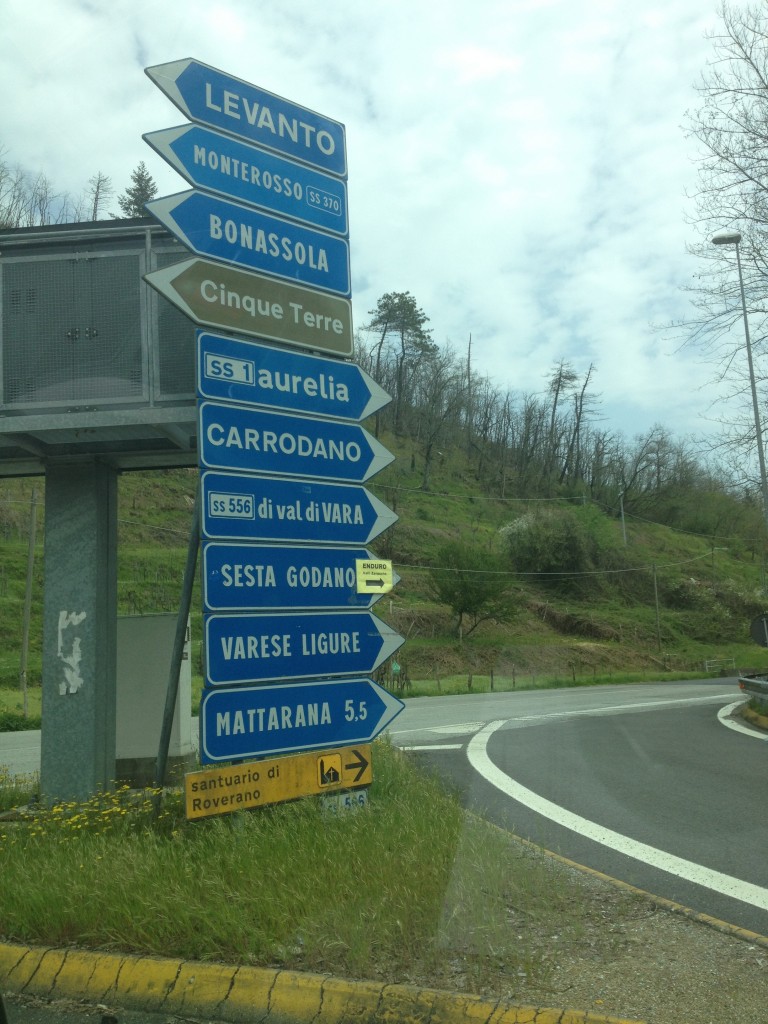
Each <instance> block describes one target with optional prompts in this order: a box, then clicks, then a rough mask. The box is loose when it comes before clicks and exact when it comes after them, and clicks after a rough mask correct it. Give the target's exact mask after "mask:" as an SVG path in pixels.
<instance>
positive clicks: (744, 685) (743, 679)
mask: <svg viewBox="0 0 768 1024" xmlns="http://www.w3.org/2000/svg"><path fill="white" fill-rule="evenodd" d="M739 689H740V690H742V691H743V692H744V693H747V694H749V696H750V698H751V700H753V701H754V703H755V704H756V705H757V710H758V711H759V712H760V713H761V714H763V713H764V712H768V677H766V676H739Z"/></svg>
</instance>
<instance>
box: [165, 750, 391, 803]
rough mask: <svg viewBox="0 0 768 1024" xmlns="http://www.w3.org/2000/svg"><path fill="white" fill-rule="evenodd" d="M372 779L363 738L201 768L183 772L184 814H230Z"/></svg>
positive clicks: (349, 786) (346, 787) (368, 756)
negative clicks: (361, 742) (358, 742)
mask: <svg viewBox="0 0 768 1024" xmlns="http://www.w3.org/2000/svg"><path fill="white" fill-rule="evenodd" d="M202 756H204V755H202ZM372 781H373V770H372V768H371V748H370V746H369V745H366V744H364V745H362V746H357V747H345V748H342V749H338V750H324V751H322V752H319V753H317V752H315V753H305V754H293V755H292V756H291V757H277V758H271V759H270V760H267V761H258V762H255V763H251V764H238V765H234V766H229V767H226V768H207V769H205V770H204V771H201V772H190V773H189V774H188V775H185V776H184V791H185V799H186V810H187V818H190V819H195V818H210V817H212V816H213V815H216V814H233V813H234V812H235V811H246V810H249V809H250V808H252V807H262V806H263V805H265V804H277V803H283V802H285V801H286V800H296V799H298V798H299V797H302V796H316V795H317V794H320V793H333V792H335V791H337V790H344V789H353V788H356V787H358V786H369V785H370V784H371V782H372Z"/></svg>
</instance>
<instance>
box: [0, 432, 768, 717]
mask: <svg viewBox="0 0 768 1024" xmlns="http://www.w3.org/2000/svg"><path fill="white" fill-rule="evenodd" d="M382 441H383V442H384V444H386V445H387V447H389V448H390V450H391V451H393V453H395V455H396V456H397V458H396V461H395V462H394V463H393V464H392V465H391V466H390V467H388V468H387V469H386V470H385V471H384V472H383V473H381V474H380V475H379V476H378V477H377V478H376V479H375V480H374V481H372V482H371V483H369V484H368V485H367V486H368V487H369V489H370V490H371V491H372V492H374V493H375V494H377V495H378V496H379V497H380V498H381V499H382V500H383V501H385V502H386V503H387V504H388V505H389V506H390V507H392V508H394V509H395V510H396V511H397V513H398V515H399V516H400V519H399V522H398V523H397V524H396V525H395V526H394V527H393V528H392V529H391V530H389V531H388V532H387V533H386V534H384V535H383V536H382V537H380V538H378V539H377V540H376V541H375V542H374V543H373V544H372V548H373V549H374V550H375V552H376V553H377V554H379V555H381V556H382V557H387V558H391V559H392V560H393V562H394V564H395V567H396V569H397V571H398V573H399V574H400V576H401V578H402V581H401V583H400V584H399V586H398V587H397V589H396V590H395V591H394V592H393V593H392V594H391V595H388V596H386V597H384V598H383V599H382V600H381V601H380V602H379V603H378V605H377V606H376V613H377V614H378V615H379V616H380V617H381V618H383V619H385V620H386V621H387V622H389V623H390V624H391V625H392V626H393V628H395V629H396V630H397V631H398V632H399V633H401V634H402V635H403V636H405V637H406V638H407V639H406V644H405V646H404V647H403V649H402V650H401V652H400V654H399V655H398V660H399V661H400V662H401V664H402V665H403V666H404V667H405V669H406V670H407V672H408V674H409V676H410V677H411V679H413V680H432V681H437V680H439V681H440V685H441V686H443V685H447V681H448V679H449V678H450V677H458V678H460V679H466V680H467V681H468V680H469V676H470V674H471V675H472V683H471V685H472V686H473V688H475V689H477V688H479V687H481V686H485V685H488V684H489V681H490V677H491V674H493V677H494V681H495V682H496V683H497V684H498V685H503V681H504V680H506V681H507V683H509V681H510V680H513V679H514V681H515V683H516V684H517V685H530V684H531V683H533V684H535V685H542V684H543V683H544V682H545V681H547V680H552V679H555V680H558V681H560V682H563V683H567V682H571V683H573V682H575V681H583V682H590V681H592V680H597V679H599V678H602V677H608V678H611V677H612V676H614V675H618V674H619V673H626V672H633V671H636V672H639V673H641V674H643V675H645V676H646V677H652V676H656V675H659V674H661V673H663V672H665V671H670V672H678V673H679V672H694V673H697V674H701V673H703V666H704V663H705V661H707V660H711V659H716V660H721V661H724V662H726V663H727V665H729V664H730V659H733V661H734V663H735V666H736V668H737V669H741V670H749V669H759V670H764V669H766V668H768V656H767V653H766V652H765V651H764V650H763V649H762V648H760V647H758V646H757V645H755V644H754V643H753V642H752V641H751V639H750V636H749V626H750V622H751V621H752V619H753V618H754V617H756V616H757V615H759V614H761V613H762V612H763V610H764V608H765V603H766V597H765V595H764V591H763V589H762V585H763V567H762V565H761V563H760V561H759V560H758V559H757V558H756V556H755V554H754V551H753V550H752V548H753V545H752V544H750V543H748V542H747V540H748V539H747V540H745V538H743V537H741V538H740V537H738V536H735V537H731V538H728V539H727V540H722V539H719V538H718V540H717V541H713V540H712V539H711V538H708V537H705V536H697V535H692V534H688V533H683V532H677V531H675V530H673V529H671V528H669V527H666V526H659V525H655V524H653V523H651V522H647V521H641V520H634V519H632V518H631V517H628V518H627V519H626V534H627V543H626V545H625V544H624V538H623V533H622V528H621V523H620V521H619V520H618V519H617V518H616V517H615V515H613V514H611V512H610V511H606V510H604V509H601V508H599V507H597V506H596V505H594V504H592V503H590V502H588V501H582V500H571V501H567V500H560V501H551V500H547V501H544V500H542V499H535V498H530V499H528V498H526V499H520V498H515V499H508V500H505V501H501V500H498V499H493V498H489V497H488V496H487V494H486V493H484V487H483V485H482V484H481V483H480V482H479V481H477V480H476V479H474V477H473V475H472V473H471V471H470V470H469V468H468V466H467V464H466V461H465V460H464V459H463V457H462V455H461V452H460V451H459V450H458V449H447V450H446V451H445V452H444V454H442V455H441V456H440V457H439V458H438V460H437V463H436V464H435V466H434V468H433V471H432V489H431V490H430V491H429V492H424V491H422V490H421V489H420V484H421V465H420V454H419V450H418V448H417V447H416V446H414V445H412V444H411V443H410V442H400V441H398V439H396V438H393V437H391V436H384V437H382ZM196 477H197V475H196V473H195V472H194V471H192V470H178V471H162V472H153V473H150V472H142V473H127V474H125V475H123V476H122V477H121V478H120V482H119V513H118V515H119V611H120V613H121V614H126V615H135V614H149V613H156V612H173V611H175V609H176V604H177V601H178V597H179V592H180V584H181V574H182V571H183V566H184V560H185V556H186V545H187V540H188V536H189V530H190V525H191V517H192V505H193V496H194V490H195V483H196ZM33 487H34V488H36V490H37V495H38V502H39V503H40V504H39V506H38V517H37V522H38V530H37V545H36V555H35V572H34V594H33V615H32V624H31V638H30V659H29V682H30V684H31V685H33V686H34V685H39V681H40V671H41V628H42V581H43V571H44V565H43V537H44V508H43V504H42V500H43V492H44V481H43V480H42V479H41V478H36V479H21V480H2V481H0V687H1V688H3V689H4V690H5V691H6V698H11V699H13V697H14V694H15V693H17V692H18V682H19V658H20V648H21V629H22V611H23V602H24V588H25V579H26V565H27V548H28V537H29V522H30V500H31V496H32V490H33ZM560 515H563V516H566V517H567V520H568V522H569V523H570V526H571V528H572V529H574V530H576V531H577V533H578V535H579V537H580V538H581V541H580V542H584V539H585V538H586V541H588V543H589V545H591V548H592V549H593V554H592V556H591V557H592V561H591V562H590V563H589V564H590V565H594V566H596V568H590V569H589V570H588V571H578V572H573V573H571V574H569V575H560V574H558V573H557V572H553V571H552V565H554V566H555V567H556V568H561V567H560V566H559V565H558V563H557V560H556V559H557V552H556V551H555V550H553V549H551V548H549V547H545V549H544V550H543V553H542V556H541V557H542V559H543V562H542V564H544V562H547V564H548V565H549V568H548V570H547V572H546V573H545V574H542V573H541V572H539V571H538V569H539V568H540V567H539V566H538V565H537V566H536V570H537V571H532V570H531V567H530V566H528V567H527V568H526V570H525V572H521V570H520V565H519V564H518V563H516V562H515V560H514V558H512V557H511V556H510V552H509V544H508V539H507V537H505V528H508V527H509V526H510V524H513V526H512V532H513V533H514V532H515V531H517V533H518V534H519V533H520V530H521V529H522V528H523V527H526V528H527V527H529V526H531V524H534V525H535V524H539V525H541V524H542V523H544V524H551V523H554V522H555V521H556V520H557V518H558V516H560ZM514 524H517V525H516V526H515V525H514ZM452 541H458V542H460V544H461V545H462V546H463V547H466V548H467V549H471V550H474V551H478V552H485V553H487V554H489V555H490V556H491V557H492V559H493V565H494V570H495V572H496V573H498V574H500V575H503V577H504V579H505V580H506V581H507V582H508V584H509V589H510V591H511V594H512V598H513V604H514V608H515V614H514V617H513V618H512V619H511V621H509V622H499V621H494V620H490V621H487V622H483V623H481V624H480V625H479V626H478V627H477V628H476V629H474V630H473V631H472V632H471V634H470V632H469V623H468V622H467V623H465V628H464V630H463V632H462V635H458V634H457V631H456V616H455V615H454V614H453V613H452V611H451V610H450V608H448V607H447V606H446V605H445V604H441V603H439V602H438V601H437V600H436V599H435V596H434V591H433V588H432V586H431V572H430V570H431V569H432V568H434V567H435V566H439V565H440V557H441V550H442V549H444V547H445V545H446V544H447V543H449V542H452ZM550 562H551V563H552V564H549V563H550ZM200 604H201V602H200V595H199V587H198V589H197V592H196V595H195V599H194V605H193V607H194V615H193V637H194V643H195V658H194V661H193V666H194V668H193V671H195V672H196V673H199V671H200V658H199V652H200V637H201V614H200ZM714 670H715V671H717V668H715V669H714ZM732 672H733V669H731V668H730V667H727V673H726V674H732ZM198 684H199V681H198ZM7 703H8V700H6V704H7Z"/></svg>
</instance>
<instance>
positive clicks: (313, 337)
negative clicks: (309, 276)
mask: <svg viewBox="0 0 768 1024" xmlns="http://www.w3.org/2000/svg"><path fill="white" fill-rule="evenodd" d="M144 280H145V281H146V282H147V284H150V285H151V286H152V287H153V288H154V289H155V290H156V291H158V292H160V294H161V295H163V296H164V297H165V298H166V299H168V300H169V302H172V303H173V305H174V306H176V307H177V308H178V309H180V310H181V311H182V312H183V313H185V314H186V315H187V316H188V317H189V318H190V319H191V320H194V321H195V322H196V323H198V324H203V325H204V326H206V327H218V328H220V329H223V330H225V331H235V332H236V333H238V334H248V335H253V336H254V337H257V338H265V339H267V340H269V341H279V342H283V343H284V344H287V345H296V346H298V347H300V348H306V349H313V350H315V351H318V352H328V353H330V354H331V355H335V356H351V355H352V352H353V340H352V304H351V303H350V301H349V299H344V298H340V297H339V296H336V295H327V294H325V293H324V292H318V291H315V290H313V289H310V288H302V287H301V286H300V285H295V284H290V283H286V282H284V281H276V280H274V279H273V278H270V277H264V276H262V275H261V274H256V273H253V272H252V271H247V270H237V269H235V268H234V267H229V266H226V265H224V264H221V263H213V262H212V261H210V260H204V259H197V258H195V259H189V260H184V261H183V262H181V263H174V264H172V265H171V266H169V267H164V268H163V269H162V270H154V271H152V272H151V273H149V274H145V275H144Z"/></svg>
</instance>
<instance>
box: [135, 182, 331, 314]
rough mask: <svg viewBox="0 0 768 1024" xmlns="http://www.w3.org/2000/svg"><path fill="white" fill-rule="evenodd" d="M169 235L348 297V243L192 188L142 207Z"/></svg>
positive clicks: (191, 246)
mask: <svg viewBox="0 0 768 1024" xmlns="http://www.w3.org/2000/svg"><path fill="white" fill-rule="evenodd" d="M145 206H146V209H147V210H148V211H149V213H151V214H152V216H153V217H156V218H157V220H159V221H160V223H161V224H163V225H165V227H167V228H168V230H169V231H170V232H171V234H173V235H175V236H176V238H178V239H179V241H180V242H183V244H184V245H186V247H187V248H188V249H191V250H192V252H195V253H197V254H198V255H199V256H211V257H212V258H213V259H216V260H223V261H224V262H226V263H231V264H234V265H235V266H238V267H243V268H245V269H246V270H255V271H258V272H261V273H265V274H273V275H274V276H275V277H279V278H284V279H286V280H289V281H296V282H298V283H299V284H304V285H309V286H310V287H311V288H319V289H321V290H322V291H326V292H332V293H333V294H335V295H343V296H349V294H350V273H349V244H348V242H347V240H346V239H344V238H338V237H337V236H336V235H328V234H325V233H324V232H320V231H316V230H315V229H314V228H308V227H305V226H304V225H303V224H294V223H293V222H292V221H287V220H283V219H282V218H278V217H273V216H271V215H270V214H268V213H263V212H262V211H261V210H256V209H251V208H249V207H245V206H240V205H239V204H238V203H231V202H229V201H228V200H226V199H220V198H219V197H218V196H213V195H209V194H208V193H207V192H198V191H197V190H196V189H191V190H190V191H189V192H179V193H177V194H176V195H172V196H163V197H162V198H161V199H153V200H152V201H151V202H149V203H146V204H145Z"/></svg>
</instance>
